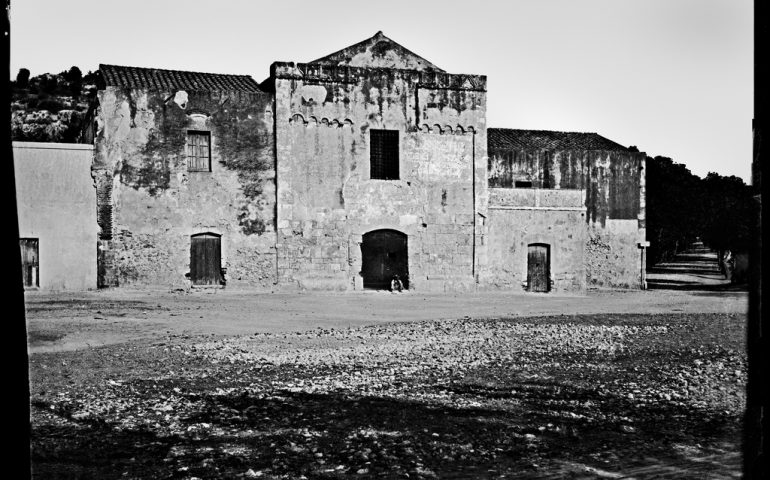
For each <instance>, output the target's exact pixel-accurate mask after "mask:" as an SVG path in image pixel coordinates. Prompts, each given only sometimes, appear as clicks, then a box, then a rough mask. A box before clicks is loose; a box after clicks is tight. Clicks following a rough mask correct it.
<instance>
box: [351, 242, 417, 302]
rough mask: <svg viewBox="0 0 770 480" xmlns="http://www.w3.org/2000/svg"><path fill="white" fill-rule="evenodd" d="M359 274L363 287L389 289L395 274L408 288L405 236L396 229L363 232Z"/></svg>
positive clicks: (407, 259)
mask: <svg viewBox="0 0 770 480" xmlns="http://www.w3.org/2000/svg"><path fill="white" fill-rule="evenodd" d="M361 256H362V264H361V276H363V277H364V288H374V289H384V290H387V289H390V281H391V280H393V277H394V276H395V275H398V277H399V278H400V279H401V283H402V284H403V285H404V288H409V254H408V250H407V236H406V234H403V233H401V232H398V231H396V230H375V231H372V232H369V233H366V234H364V236H363V243H362V244H361Z"/></svg>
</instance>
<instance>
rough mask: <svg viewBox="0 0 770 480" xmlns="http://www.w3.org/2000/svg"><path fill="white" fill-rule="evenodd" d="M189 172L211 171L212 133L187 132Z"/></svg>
mask: <svg viewBox="0 0 770 480" xmlns="http://www.w3.org/2000/svg"><path fill="white" fill-rule="evenodd" d="M187 170H188V171H190V172H210V171H211V133H209V132H196V131H189V132H187Z"/></svg>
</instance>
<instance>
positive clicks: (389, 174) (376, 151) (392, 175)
mask: <svg viewBox="0 0 770 480" xmlns="http://www.w3.org/2000/svg"><path fill="white" fill-rule="evenodd" d="M369 167H370V178H374V179H379V180H398V178H399V165H398V130H369Z"/></svg>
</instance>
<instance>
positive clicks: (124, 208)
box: [92, 86, 276, 288]
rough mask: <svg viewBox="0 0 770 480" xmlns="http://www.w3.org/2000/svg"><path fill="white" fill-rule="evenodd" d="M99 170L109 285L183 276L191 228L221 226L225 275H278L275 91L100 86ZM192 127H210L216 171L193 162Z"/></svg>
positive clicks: (250, 280)
mask: <svg viewBox="0 0 770 480" xmlns="http://www.w3.org/2000/svg"><path fill="white" fill-rule="evenodd" d="M98 100H99V107H98V109H99V110H98V114H97V122H98V131H97V137H96V140H95V144H96V157H95V161H94V165H93V167H92V171H93V174H94V177H95V179H96V184H97V197H98V220H99V225H100V227H101V232H100V239H101V240H100V249H101V250H102V251H100V258H103V259H105V260H110V259H111V261H112V262H113V265H111V266H109V267H110V268H103V269H100V274H102V273H103V277H104V278H103V279H101V281H102V286H107V285H118V284H120V285H126V284H134V285H164V286H169V285H171V286H185V285H187V284H188V283H189V280H187V279H186V274H188V272H189V266H190V236H191V235H194V234H197V233H204V232H212V233H216V234H219V235H222V237H221V238H222V240H221V242H222V267H223V268H225V269H226V270H227V274H226V277H225V278H226V280H227V283H228V284H236V285H237V284H243V285H250V286H257V287H265V288H266V287H268V286H270V285H272V284H274V283H275V280H276V276H275V272H276V270H275V215H274V212H275V183H274V161H273V158H274V157H273V155H274V142H273V112H272V96H271V95H269V94H246V93H239V92H230V93H224V92H184V91H175V92H148V91H145V90H127V89H121V88H116V87H111V86H108V87H107V88H106V89H104V90H101V91H99V92H98ZM188 130H195V131H208V132H210V135H211V171H210V172H196V171H188V169H187V158H186V142H187V132H188Z"/></svg>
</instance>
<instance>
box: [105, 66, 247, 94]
mask: <svg viewBox="0 0 770 480" xmlns="http://www.w3.org/2000/svg"><path fill="white" fill-rule="evenodd" d="M99 72H100V73H101V76H102V79H103V80H104V83H105V85H109V86H115V87H125V88H140V89H149V90H177V89H181V90H190V91H227V92H259V91H261V90H260V89H259V85H258V84H257V82H256V81H254V79H253V78H251V77H250V76H248V75H224V74H221V73H201V72H185V71H182V70H163V69H160V68H140V67H124V66H119V65H104V64H100V65H99Z"/></svg>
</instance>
